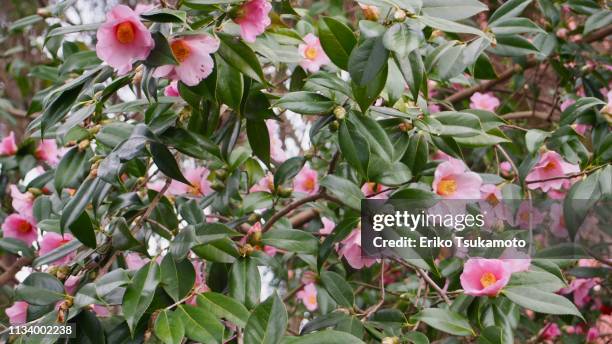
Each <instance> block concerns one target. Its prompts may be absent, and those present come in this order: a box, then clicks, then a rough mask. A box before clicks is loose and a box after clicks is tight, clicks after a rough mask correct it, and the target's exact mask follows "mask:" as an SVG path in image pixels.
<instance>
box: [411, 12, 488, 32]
mask: <svg viewBox="0 0 612 344" xmlns="http://www.w3.org/2000/svg"><path fill="white" fill-rule="evenodd" d="M418 20H419V21H420V22H422V23H423V24H425V25H427V26H430V27H432V28H434V29H438V30H442V31H444V32H453V33H469V34H472V35H477V36H482V37H486V35H485V33H484V32H482V31H480V30H478V29H476V28H474V27H472V26H467V25H464V24H459V23H455V22H452V21H450V20H446V19H442V18H435V17H430V16H428V15H424V16H421V17H418Z"/></svg>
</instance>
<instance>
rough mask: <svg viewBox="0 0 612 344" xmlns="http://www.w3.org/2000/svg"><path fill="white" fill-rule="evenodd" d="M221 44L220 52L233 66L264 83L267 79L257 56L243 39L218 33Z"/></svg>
mask: <svg viewBox="0 0 612 344" xmlns="http://www.w3.org/2000/svg"><path fill="white" fill-rule="evenodd" d="M217 35H218V36H219V39H220V40H221V45H220V46H219V50H218V54H219V55H220V56H221V57H222V58H223V59H224V60H225V62H227V63H228V64H229V65H231V66H232V67H234V68H236V69H237V70H239V71H240V72H241V73H242V74H244V75H246V76H248V77H249V78H251V79H253V80H256V81H258V82H260V83H262V84H265V83H266V81H265V79H264V76H263V71H262V69H261V65H260V63H259V60H257V56H255V53H254V52H253V50H251V48H249V46H248V45H246V44H245V43H243V42H242V40H240V39H238V38H236V37H232V36H231V35H228V34H226V33H218V34H217Z"/></svg>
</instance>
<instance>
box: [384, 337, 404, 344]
mask: <svg viewBox="0 0 612 344" xmlns="http://www.w3.org/2000/svg"><path fill="white" fill-rule="evenodd" d="M399 343H400V341H399V338H397V337H385V338H383V340H382V344H399Z"/></svg>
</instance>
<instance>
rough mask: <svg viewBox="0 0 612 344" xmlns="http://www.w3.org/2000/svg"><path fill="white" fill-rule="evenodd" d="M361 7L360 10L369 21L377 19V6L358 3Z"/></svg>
mask: <svg viewBox="0 0 612 344" xmlns="http://www.w3.org/2000/svg"><path fill="white" fill-rule="evenodd" d="M359 6H360V7H361V10H362V11H363V16H364V17H365V18H366V19H367V20H371V21H377V20H378V18H379V10H378V7H376V6H370V5H359Z"/></svg>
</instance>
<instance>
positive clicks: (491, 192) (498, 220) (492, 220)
mask: <svg viewBox="0 0 612 344" xmlns="http://www.w3.org/2000/svg"><path fill="white" fill-rule="evenodd" d="M480 193H481V199H482V201H480V202H479V205H480V210H481V213H482V214H483V215H484V219H485V225H486V227H485V228H489V229H492V228H493V227H497V226H500V225H503V222H504V221H506V220H508V218H509V216H510V210H509V209H508V207H507V206H506V205H505V204H504V203H503V202H502V193H501V190H500V188H498V187H497V186H495V185H494V184H485V185H483V186H482V187H481V188H480Z"/></svg>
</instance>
